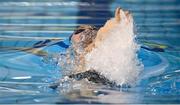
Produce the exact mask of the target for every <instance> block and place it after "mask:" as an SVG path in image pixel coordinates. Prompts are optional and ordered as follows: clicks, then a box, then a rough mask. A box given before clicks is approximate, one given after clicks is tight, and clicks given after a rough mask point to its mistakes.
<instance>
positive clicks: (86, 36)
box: [71, 25, 97, 48]
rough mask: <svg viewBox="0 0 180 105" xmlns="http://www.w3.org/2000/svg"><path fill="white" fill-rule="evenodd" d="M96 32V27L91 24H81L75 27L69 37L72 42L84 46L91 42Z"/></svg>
mask: <svg viewBox="0 0 180 105" xmlns="http://www.w3.org/2000/svg"><path fill="white" fill-rule="evenodd" d="M96 34H97V29H96V28H95V27H93V26H89V25H83V26H80V27H78V28H77V30H75V32H74V33H73V35H72V37H71V42H72V44H79V43H81V45H82V47H83V48H85V47H87V46H88V45H89V44H91V43H92V42H93V40H94V39H95V37H96Z"/></svg>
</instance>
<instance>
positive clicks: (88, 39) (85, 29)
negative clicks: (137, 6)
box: [70, 8, 133, 85]
mask: <svg viewBox="0 0 180 105" xmlns="http://www.w3.org/2000/svg"><path fill="white" fill-rule="evenodd" d="M122 21H123V22H124V23H125V24H124V25H125V26H126V25H128V26H130V27H133V18H132V15H131V14H130V13H129V11H123V10H122V9H121V8H117V9H116V11H115V16H114V18H112V19H110V20H108V21H107V22H106V23H105V25H104V26H103V27H101V28H100V29H99V30H97V28H95V27H94V26H89V25H83V26H80V27H79V28H77V30H75V32H74V33H73V35H72V36H71V37H70V39H71V41H72V46H74V50H75V51H76V52H77V53H78V52H79V51H78V50H79V48H80V49H82V51H81V52H83V53H78V54H77V55H78V56H79V58H80V61H82V62H81V63H80V65H81V66H82V65H83V66H85V63H86V61H85V58H84V56H85V55H86V54H88V53H91V51H93V49H95V48H98V47H99V46H100V45H101V43H102V42H103V41H104V40H106V39H107V38H108V37H109V35H111V34H110V32H111V31H113V30H114V29H117V28H118V25H119V24H120V23H121V22H122ZM125 26H124V27H123V28H127V27H125ZM76 74H77V75H75V74H72V75H73V76H72V75H70V77H71V78H75V77H76V76H80V77H81V78H87V79H88V80H90V81H93V82H97V81H98V82H100V81H101V83H103V84H109V85H112V84H114V82H111V81H110V80H108V79H107V78H105V76H103V75H100V73H98V72H97V71H96V70H86V68H85V67H82V68H81V69H80V70H79V71H78V72H77V73H76ZM87 74H93V75H94V76H95V77H96V79H95V78H94V76H93V75H87ZM83 75H86V76H83ZM99 80H100V81H99ZM106 81H107V82H106Z"/></svg>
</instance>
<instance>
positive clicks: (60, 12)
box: [0, 0, 180, 104]
mask: <svg viewBox="0 0 180 105" xmlns="http://www.w3.org/2000/svg"><path fill="white" fill-rule="evenodd" d="M16 1H17V2H14V1H13V0H1V1H0V104H9V103H180V99H179V95H180V90H179V89H180V83H179V82H180V35H179V34H180V30H179V29H180V2H179V1H177V0H138V1H135V0H91V1H89V0H69V1H67V0H51V1H50V0H39V1H38V2H37V1H36V0H16ZM119 6H120V7H122V8H124V9H128V10H130V11H131V12H132V13H133V16H134V19H135V23H136V28H137V29H136V30H137V33H136V34H137V41H138V43H139V44H140V45H141V49H140V51H139V52H138V58H139V59H140V60H141V61H142V62H143V64H144V70H143V72H142V73H141V76H140V80H139V84H138V85H137V86H136V87H132V88H128V89H112V88H108V87H104V86H93V85H92V86H89V84H88V83H87V84H84V85H83V84H82V87H84V90H83V91H80V90H79V89H78V88H75V89H74V90H72V91H71V92H65V91H68V86H64V87H63V86H62V87H60V88H59V89H57V90H53V89H51V88H49V87H48V86H49V85H50V84H51V83H53V82H54V81H56V80H58V79H59V78H62V75H61V70H60V67H59V66H57V60H56V59H55V58H56V56H57V55H58V54H60V53H62V52H64V51H65V50H66V47H67V45H68V44H69V43H68V41H67V40H68V37H69V36H70V35H71V34H72V32H73V30H74V29H75V28H76V27H77V26H78V25H80V24H91V25H95V26H97V27H100V26H102V25H103V24H104V23H105V21H106V20H107V19H109V18H110V17H112V16H113V12H114V10H115V8H116V7H119ZM61 41H62V42H64V43H65V44H63V43H61ZM67 84H68V83H67ZM87 86H88V88H87ZM75 87H76V86H75ZM77 87H78V86H77Z"/></svg>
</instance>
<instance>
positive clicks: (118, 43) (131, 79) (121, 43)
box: [86, 18, 143, 86]
mask: <svg viewBox="0 0 180 105" xmlns="http://www.w3.org/2000/svg"><path fill="white" fill-rule="evenodd" d="M111 21H115V19H114V18H113V19H111ZM107 34H108V38H106V39H105V40H104V41H103V42H102V43H101V45H100V46H98V47H97V48H95V49H94V50H93V51H92V52H90V53H89V54H87V55H86V60H87V63H86V67H87V69H94V70H97V71H98V72H100V73H101V74H102V75H104V76H105V77H107V78H108V79H110V80H111V81H115V82H116V83H117V84H118V85H123V84H128V85H131V86H133V85H135V84H136V83H137V82H136V81H137V79H138V77H139V74H140V72H141V70H142V69H143V65H142V63H141V62H140V61H139V60H138V58H137V51H138V50H139V45H138V44H137V43H136V41H135V40H134V39H135V34H134V32H133V22H130V23H128V24H127V23H126V20H125V19H122V20H121V21H120V22H119V24H118V26H117V27H115V28H114V29H113V30H111V31H110V32H109V33H107Z"/></svg>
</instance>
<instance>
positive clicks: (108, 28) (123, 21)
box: [94, 8, 133, 47]
mask: <svg viewBox="0 0 180 105" xmlns="http://www.w3.org/2000/svg"><path fill="white" fill-rule="evenodd" d="M119 25H121V26H122V27H119ZM129 25H131V27H133V18H132V15H131V14H130V12H129V11H124V10H122V9H121V8H117V9H116V11H115V16H114V18H112V19H110V20H108V21H107V22H106V23H105V25H104V26H103V27H101V28H100V29H99V31H98V33H97V37H96V39H95V41H94V46H95V47H98V46H99V44H100V43H101V42H102V41H103V40H104V39H106V38H107V37H108V35H110V32H112V31H113V30H115V29H117V28H118V30H123V28H127V27H126V26H129Z"/></svg>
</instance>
